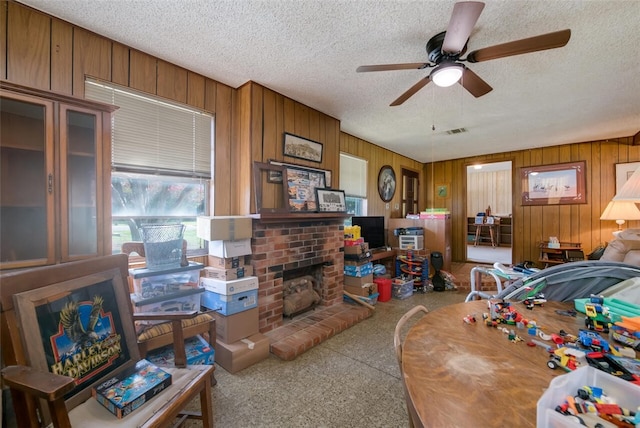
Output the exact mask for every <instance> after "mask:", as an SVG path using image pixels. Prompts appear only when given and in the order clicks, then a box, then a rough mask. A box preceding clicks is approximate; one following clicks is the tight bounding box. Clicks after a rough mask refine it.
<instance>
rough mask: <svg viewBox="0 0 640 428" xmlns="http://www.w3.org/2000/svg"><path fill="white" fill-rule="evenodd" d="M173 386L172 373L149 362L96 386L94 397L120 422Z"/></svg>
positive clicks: (139, 362)
mask: <svg viewBox="0 0 640 428" xmlns="http://www.w3.org/2000/svg"><path fill="white" fill-rule="evenodd" d="M169 385H171V374H169V373H167V372H165V371H164V370H162V369H161V368H159V367H158V366H156V365H155V364H153V363H151V362H150V361H148V360H140V361H138V362H137V363H136V365H135V366H132V367H130V368H129V369H127V370H124V371H122V372H121V373H119V374H118V375H117V376H114V377H112V378H110V379H108V380H106V381H105V382H103V383H102V384H100V385H98V386H97V387H95V388H93V390H92V393H93V397H94V398H95V399H96V400H98V402H99V403H100V404H102V405H103V406H104V407H106V408H107V409H108V410H109V411H110V412H111V413H113V414H114V415H116V416H117V417H118V419H121V418H123V417H125V416H127V415H128V414H130V413H131V412H133V411H134V410H136V409H137V408H139V407H140V406H142V405H143V404H144V403H146V402H147V401H149V400H151V399H152V398H153V397H155V396H156V395H158V394H159V393H160V392H162V391H163V390H164V389H165V388H167V387H168V386H169Z"/></svg>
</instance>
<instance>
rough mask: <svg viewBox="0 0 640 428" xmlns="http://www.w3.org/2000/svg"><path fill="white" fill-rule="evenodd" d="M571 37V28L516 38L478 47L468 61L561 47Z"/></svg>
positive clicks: (468, 57)
mask: <svg viewBox="0 0 640 428" xmlns="http://www.w3.org/2000/svg"><path fill="white" fill-rule="evenodd" d="M570 38H571V30H569V29H567V30H561V31H556V32H554V33H547V34H542V35H540V36H535V37H529V38H528V39H522V40H516V41H513V42H508V43H503V44H501V45H495V46H489V47H488V48H482V49H478V50H477V51H473V52H471V53H470V54H469V55H468V56H467V61H468V62H481V61H489V60H490V59H498V58H504V57H507V56H513V55H520V54H525V53H529V52H536V51H543V50H546V49H555V48H560V47H562V46H564V45H566V44H567V43H568V42H569V39H570Z"/></svg>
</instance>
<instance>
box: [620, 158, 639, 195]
mask: <svg viewBox="0 0 640 428" xmlns="http://www.w3.org/2000/svg"><path fill="white" fill-rule="evenodd" d="M638 168H640V162H627V163H617V164H616V193H618V192H620V189H622V186H624V183H626V182H627V180H628V179H629V177H631V175H633V173H634V172H635V171H636V169H638Z"/></svg>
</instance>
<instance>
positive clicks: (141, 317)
mask: <svg viewBox="0 0 640 428" xmlns="http://www.w3.org/2000/svg"><path fill="white" fill-rule="evenodd" d="M186 248H187V241H186V240H183V242H182V254H183V255H184V254H186ZM122 253H123V254H126V255H127V256H130V255H131V254H132V253H137V254H138V255H140V256H141V257H144V256H145V252H144V245H143V243H142V242H125V243H123V244H122ZM129 290H130V291H132V290H131V286H129ZM176 314H178V315H177V316H172V315H171V314H169V313H166V312H164V313H156V312H138V313H134V314H133V319H134V321H153V320H156V321H157V320H165V321H167V322H166V323H161V324H155V325H153V326H152V327H150V328H147V329H145V330H144V331H141V332H140V333H139V334H138V336H137V341H138V348H139V350H140V356H141V358H145V357H146V355H147V353H148V352H149V351H152V350H154V349H158V348H161V347H163V346H166V345H170V344H172V343H183V342H184V340H185V339H187V338H189V337H192V336H196V335H198V334H200V335H204V336H205V338H206V339H207V340H208V342H209V344H210V345H211V346H212V347H214V346H215V340H216V324H215V318H214V317H213V316H212V315H210V314H209V313H198V312H196V311H191V312H190V313H189V315H188V316H185V314H184V313H177V312H176ZM178 326H180V327H179V328H178ZM174 353H175V364H176V366H177V367H185V366H186V363H187V357H186V355H185V350H184V348H183V347H178V349H175V350H174ZM211 381H212V382H213V384H214V385H215V384H216V380H215V377H212V379H211Z"/></svg>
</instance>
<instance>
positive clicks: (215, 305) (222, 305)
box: [201, 290, 258, 315]
mask: <svg viewBox="0 0 640 428" xmlns="http://www.w3.org/2000/svg"><path fill="white" fill-rule="evenodd" d="M201 303H202V306H204V307H205V308H209V309H211V310H214V311H218V312H219V313H221V314H222V315H233V314H237V313H238V312H242V311H246V310H248V309H253V308H255V307H257V306H258V290H251V291H245V292H242V293H236V294H228V295H225V294H219V293H214V292H213V291H206V290H205V291H204V293H202V300H201Z"/></svg>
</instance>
